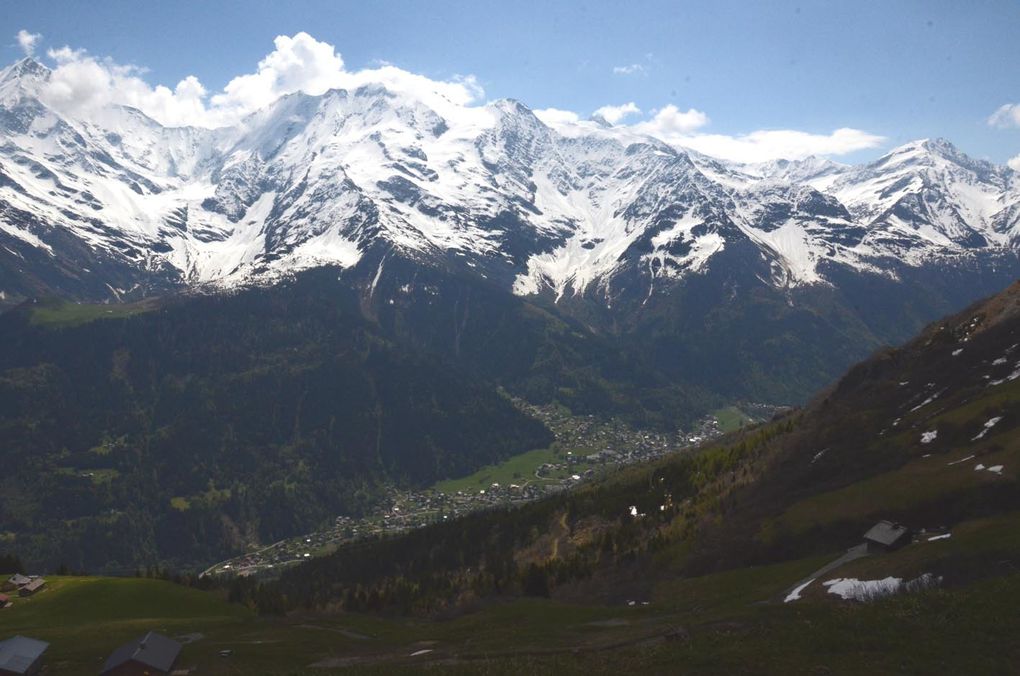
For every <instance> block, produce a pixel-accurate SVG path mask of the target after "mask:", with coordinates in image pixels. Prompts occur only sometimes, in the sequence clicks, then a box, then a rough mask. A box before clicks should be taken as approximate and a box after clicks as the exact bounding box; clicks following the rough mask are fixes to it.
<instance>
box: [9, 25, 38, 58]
mask: <svg viewBox="0 0 1020 676" xmlns="http://www.w3.org/2000/svg"><path fill="white" fill-rule="evenodd" d="M41 37H42V35H40V34H39V33H29V32H28V31H27V30H25V29H24V28H22V29H21V30H20V31H18V34H17V35H16V36H15V38H17V40H18V46H19V47H21V51H23V52H25V56H32V55H33V54H35V46H36V44H37V43H38V42H39V38H41Z"/></svg>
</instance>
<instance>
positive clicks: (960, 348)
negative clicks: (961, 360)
mask: <svg viewBox="0 0 1020 676" xmlns="http://www.w3.org/2000/svg"><path fill="white" fill-rule="evenodd" d="M961 352H963V348H962V347H959V348H957V349H955V350H953V356H954V357H959V356H960V353H961Z"/></svg>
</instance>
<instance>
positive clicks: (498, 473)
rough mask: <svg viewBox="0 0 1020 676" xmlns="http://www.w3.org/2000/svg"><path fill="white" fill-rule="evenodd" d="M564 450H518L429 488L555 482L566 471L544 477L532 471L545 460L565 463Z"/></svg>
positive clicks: (468, 489) (462, 488) (450, 490)
mask: <svg viewBox="0 0 1020 676" xmlns="http://www.w3.org/2000/svg"><path fill="white" fill-rule="evenodd" d="M566 458H567V453H566V451H557V450H553V449H550V448H539V449H535V450H533V451H528V452H527V453H521V454H520V455H515V456H514V457H512V458H510V459H508V460H504V461H503V462H500V463H497V464H494V465H486V466H485V467H482V468H481V469H480V470H478V471H477V472H475V473H473V474H469V475H468V476H465V477H461V478H459V479H447V480H446V481H440V482H439V483H437V484H436V485H435V486H433V488H434V489H435V490H437V491H441V492H443V493H456V492H457V491H466V492H473V491H478V490H482V489H485V488H488V487H489V486H491V485H492V484H494V483H495V484H500V485H504V484H524V483H526V482H536V481H537V482H542V483H555V481H558V480H560V479H562V478H565V477H566V476H568V474H569V473H568V472H566V471H558V472H551V473H549V474H548V475H545V478H544V479H539V478H537V477H536V476H535V470H537V469H538V468H539V467H540V466H541V465H543V464H545V463H558V462H566Z"/></svg>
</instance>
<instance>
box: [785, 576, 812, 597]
mask: <svg viewBox="0 0 1020 676" xmlns="http://www.w3.org/2000/svg"><path fill="white" fill-rule="evenodd" d="M814 581H815V578H811V579H810V580H808V581H807V582H805V583H804V584H802V585H799V586H798V587H797V588H796V589H794V590H793V591H792V592H790V593H789V594H787V595H786V598H785V599H783V603H789V602H790V601H799V600H800V593H801V592H802V591H804V590H805V589H807V588H808V586H809V585H810V584H811V583H812V582H814Z"/></svg>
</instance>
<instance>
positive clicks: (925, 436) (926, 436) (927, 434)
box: [921, 404, 939, 444]
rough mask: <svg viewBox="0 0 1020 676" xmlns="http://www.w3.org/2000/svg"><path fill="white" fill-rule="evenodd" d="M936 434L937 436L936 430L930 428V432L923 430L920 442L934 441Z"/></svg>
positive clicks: (928, 442)
mask: <svg viewBox="0 0 1020 676" xmlns="http://www.w3.org/2000/svg"><path fill="white" fill-rule="evenodd" d="M922 405H923V404H922ZM938 436H939V432H938V430H931V431H930V432H925V433H924V434H922V435H921V443H922V444H930V443H931V442H933V441H935V439H936V438H937V437H938Z"/></svg>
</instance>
